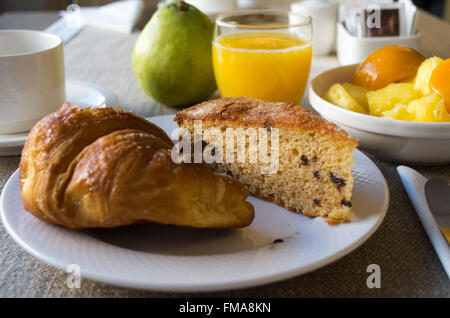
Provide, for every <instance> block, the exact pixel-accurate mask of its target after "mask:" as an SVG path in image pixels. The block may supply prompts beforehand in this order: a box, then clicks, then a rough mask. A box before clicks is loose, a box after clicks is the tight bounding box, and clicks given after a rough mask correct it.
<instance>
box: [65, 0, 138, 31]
mask: <svg viewBox="0 0 450 318" xmlns="http://www.w3.org/2000/svg"><path fill="white" fill-rule="evenodd" d="M144 9H145V1H143V0H122V1H117V2H113V3H110V4H106V5H104V6H100V7H81V8H80V10H79V12H73V11H72V12H70V11H69V12H63V15H64V16H65V17H66V18H68V17H69V16H70V15H71V14H79V15H80V18H81V21H82V23H84V24H86V25H91V26H95V27H99V28H103V29H109V30H114V31H118V32H125V33H131V32H132V31H133V30H134V28H135V26H136V24H137V23H138V21H139V18H140V16H141V15H142V13H143V11H144Z"/></svg>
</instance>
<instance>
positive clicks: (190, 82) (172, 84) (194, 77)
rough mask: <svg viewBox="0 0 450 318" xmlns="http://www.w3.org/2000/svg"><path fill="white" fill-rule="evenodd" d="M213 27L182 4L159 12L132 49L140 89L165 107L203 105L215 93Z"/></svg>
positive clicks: (165, 7)
mask: <svg viewBox="0 0 450 318" xmlns="http://www.w3.org/2000/svg"><path fill="white" fill-rule="evenodd" d="M212 33H213V24H212V23H211V21H210V20H209V19H208V17H207V16H206V15H204V14H203V13H202V12H201V11H199V10H198V9H197V8H195V7H194V6H192V5H189V4H187V3H185V2H184V1H176V2H172V3H169V4H166V5H164V6H163V7H161V8H160V9H158V10H157V11H156V12H155V14H154V15H153V16H152V18H151V19H150V21H149V22H148V23H147V25H146V26H145V27H144V29H143V30H142V32H141V34H140V36H139V38H138V40H137V42H136V44H135V46H134V49H133V57H132V64H133V71H134V74H135V76H136V79H137V81H138V83H139V85H140V86H141V88H142V89H143V90H144V91H145V92H146V93H147V94H148V95H150V96H151V97H153V98H154V99H155V100H157V101H159V102H160V103H163V104H165V105H168V106H185V105H191V104H194V103H197V102H200V101H203V100H205V99H207V98H208V97H210V96H211V94H212V93H213V92H214V91H215V90H216V81H215V79H214V72H213V66H212V58H211V40H212Z"/></svg>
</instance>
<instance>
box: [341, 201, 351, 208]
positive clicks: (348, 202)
mask: <svg viewBox="0 0 450 318" xmlns="http://www.w3.org/2000/svg"><path fill="white" fill-rule="evenodd" d="M341 205H342V206H348V207H349V208H351V207H352V202H350V201H347V200H345V199H342V201H341Z"/></svg>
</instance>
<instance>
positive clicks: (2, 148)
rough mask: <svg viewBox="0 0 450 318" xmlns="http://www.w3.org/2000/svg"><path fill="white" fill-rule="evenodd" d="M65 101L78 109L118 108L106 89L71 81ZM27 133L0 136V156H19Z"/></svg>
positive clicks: (110, 92) (113, 95)
mask: <svg viewBox="0 0 450 318" xmlns="http://www.w3.org/2000/svg"><path fill="white" fill-rule="evenodd" d="M66 100H67V101H68V102H69V103H72V104H76V105H79V106H80V107H87V106H91V107H105V106H113V107H118V106H119V98H118V97H117V95H116V94H114V93H113V92H112V91H111V90H109V89H108V88H105V87H103V86H100V85H97V84H93V83H89V82H83V81H79V80H73V79H71V80H67V81H66ZM28 133H29V132H28V131H27V132H23V133H18V134H0V156H16V155H20V153H21V151H22V147H23V145H24V144H25V140H27V137H28Z"/></svg>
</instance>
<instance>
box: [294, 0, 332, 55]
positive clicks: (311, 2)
mask: <svg viewBox="0 0 450 318" xmlns="http://www.w3.org/2000/svg"><path fill="white" fill-rule="evenodd" d="M291 11H292V12H295V13H301V14H303V15H309V16H310V17H311V18H312V25H313V54H314V55H328V54H330V53H331V51H332V49H333V48H334V45H335V41H336V24H337V16H338V5H337V3H332V2H328V1H324V0H304V1H299V2H294V3H293V4H292V5H291Z"/></svg>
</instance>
